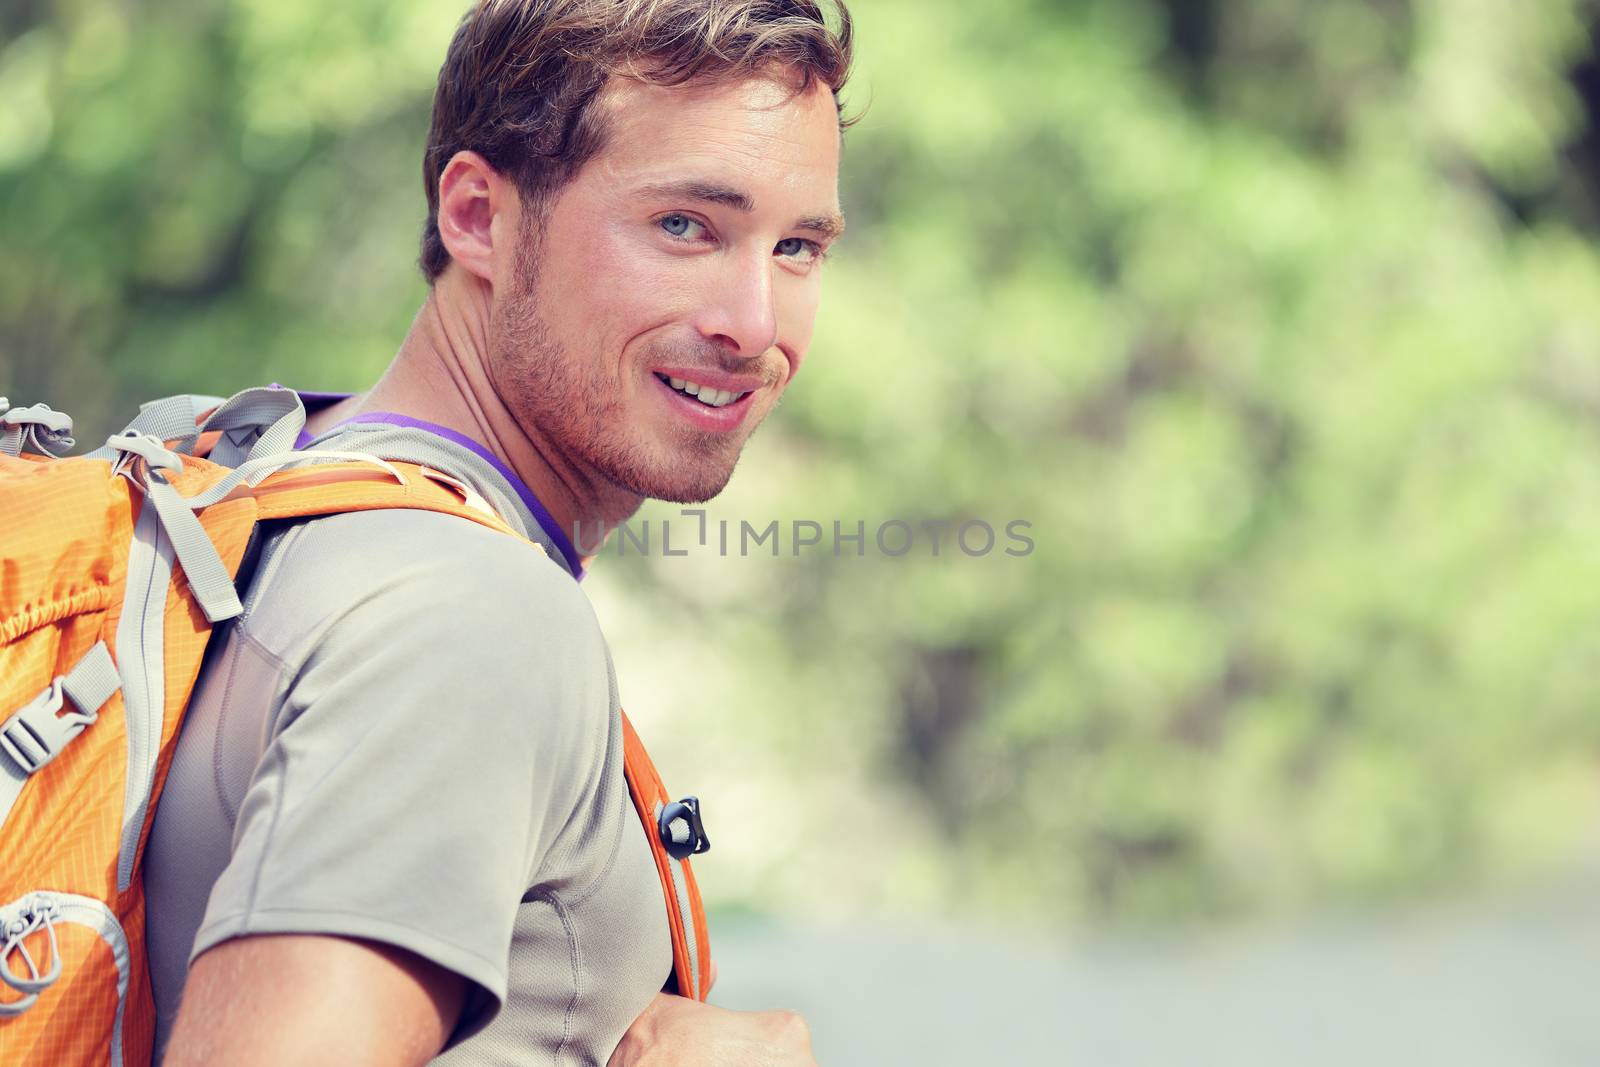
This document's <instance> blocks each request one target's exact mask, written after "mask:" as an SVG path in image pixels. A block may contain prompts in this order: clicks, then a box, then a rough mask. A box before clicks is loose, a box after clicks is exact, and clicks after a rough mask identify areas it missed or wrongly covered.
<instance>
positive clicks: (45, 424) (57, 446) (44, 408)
mask: <svg viewBox="0 0 1600 1067" xmlns="http://www.w3.org/2000/svg"><path fill="white" fill-rule="evenodd" d="M76 443H77V442H76V441H74V440H73V439H72V416H71V415H68V414H67V413H66V412H64V411H56V410H55V409H53V408H51V407H50V406H49V405H47V404H34V405H32V406H30V407H25V408H14V407H11V405H10V402H9V401H8V400H6V398H5V397H3V396H0V454H4V455H7V456H13V457H15V456H20V455H21V454H22V453H24V452H32V453H33V454H34V455H36V456H51V457H60V456H64V455H66V454H67V453H68V452H70V451H72V446H73V445H74V444H76Z"/></svg>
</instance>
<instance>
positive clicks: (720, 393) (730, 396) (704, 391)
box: [667, 378, 744, 408]
mask: <svg viewBox="0 0 1600 1067" xmlns="http://www.w3.org/2000/svg"><path fill="white" fill-rule="evenodd" d="M667 381H668V382H670V383H671V385H672V387H673V388H674V389H679V390H682V391H683V392H685V393H688V394H689V395H690V396H695V397H699V398H700V402H701V403H702V404H710V405H711V406H712V407H714V408H720V407H722V406H723V405H724V404H731V403H733V402H734V401H735V400H738V399H739V398H740V397H741V396H744V394H743V393H738V392H731V391H729V390H727V389H713V388H711V387H710V386H709V385H701V384H700V383H699V382H691V381H689V380H688V379H687V378H668V379H667Z"/></svg>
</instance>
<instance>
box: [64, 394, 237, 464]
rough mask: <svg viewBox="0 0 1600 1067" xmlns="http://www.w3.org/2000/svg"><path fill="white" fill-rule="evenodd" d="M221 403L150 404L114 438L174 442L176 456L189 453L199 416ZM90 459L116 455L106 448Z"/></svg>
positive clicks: (179, 399)
mask: <svg viewBox="0 0 1600 1067" xmlns="http://www.w3.org/2000/svg"><path fill="white" fill-rule="evenodd" d="M220 403H222V398H221V397H217V396H204V395H194V396H188V395H185V396H169V397H165V398H163V399H161V400H152V401H150V402H149V403H148V404H145V405H143V406H142V407H140V408H139V414H137V415H135V416H134V418H133V421H132V422H130V423H128V425H127V426H126V427H124V428H123V430H122V433H121V434H119V435H118V436H124V435H132V436H136V437H137V436H145V435H148V436H150V437H153V438H155V439H156V440H158V441H176V442H177V450H178V451H179V452H183V453H188V452H191V451H193V449H194V442H195V439H196V438H198V437H199V436H200V427H199V426H198V425H197V423H198V421H199V419H200V413H201V412H202V411H205V410H207V409H209V408H213V407H216V406H217V405H218V404H220ZM89 456H90V457H91V458H93V459H112V460H114V459H116V458H117V453H116V451H115V450H113V449H111V448H110V447H109V446H108V447H106V448H97V449H95V450H94V451H93V452H90V453H89Z"/></svg>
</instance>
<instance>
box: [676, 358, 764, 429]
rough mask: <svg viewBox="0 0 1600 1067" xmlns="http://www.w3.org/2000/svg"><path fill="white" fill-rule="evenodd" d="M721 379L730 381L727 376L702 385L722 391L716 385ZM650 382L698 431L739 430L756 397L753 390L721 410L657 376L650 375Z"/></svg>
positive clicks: (718, 377) (721, 376)
mask: <svg viewBox="0 0 1600 1067" xmlns="http://www.w3.org/2000/svg"><path fill="white" fill-rule="evenodd" d="M659 373H662V374H664V373H666V372H665V371H661V372H659ZM719 379H720V380H723V381H726V380H729V379H728V376H727V375H720V376H717V377H714V378H713V380H712V381H708V382H702V383H701V384H702V385H709V386H713V387H714V388H719V389H720V388H722V387H721V386H716V385H714V382H715V381H716V380H719ZM650 380H651V381H653V382H655V383H656V385H657V386H658V387H659V388H660V390H661V395H662V396H663V397H664V398H665V399H666V401H667V403H669V404H671V405H672V406H673V407H674V408H675V409H676V410H677V412H678V414H680V415H682V416H683V417H684V418H686V419H688V420H689V422H690V423H692V424H693V425H694V426H695V427H697V428H698V429H701V430H709V431H711V432H712V433H726V432H727V431H729V430H736V429H738V428H739V426H740V424H742V423H743V422H744V417H745V416H746V415H748V414H749V413H750V408H751V407H752V405H751V403H750V398H751V397H753V396H755V395H756V394H755V391H754V390H751V391H750V392H747V393H745V395H744V396H741V397H740V398H739V399H738V400H735V401H733V402H732V403H731V404H724V405H723V406H722V407H720V408H714V407H711V406H710V405H709V404H702V403H701V402H700V401H698V400H696V399H695V398H694V397H692V396H688V395H686V394H684V393H680V392H678V391H677V390H676V389H674V388H673V387H672V386H671V385H670V384H669V383H667V382H664V381H662V380H661V379H660V378H659V377H657V375H656V374H652V375H650ZM689 380H690V381H694V380H695V379H694V378H690V379H689ZM734 380H737V379H734Z"/></svg>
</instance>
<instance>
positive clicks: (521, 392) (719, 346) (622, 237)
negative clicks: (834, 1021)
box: [146, 0, 850, 1067]
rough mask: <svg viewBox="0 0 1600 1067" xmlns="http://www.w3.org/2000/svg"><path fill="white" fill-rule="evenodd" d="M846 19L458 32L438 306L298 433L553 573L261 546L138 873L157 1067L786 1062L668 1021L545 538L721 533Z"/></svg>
mask: <svg viewBox="0 0 1600 1067" xmlns="http://www.w3.org/2000/svg"><path fill="white" fill-rule="evenodd" d="M836 11H837V14H836V17H835V22H836V24H837V28H835V29H831V30H830V29H829V28H828V26H827V25H826V24H825V22H824V17H823V11H822V10H821V9H820V7H819V6H818V4H816V3H814V2H812V0H486V2H484V3H482V4H480V5H479V6H478V7H477V8H476V9H475V10H474V11H472V12H471V13H470V14H469V15H468V16H467V17H466V19H465V20H464V21H463V23H462V25H461V27H460V29H459V30H458V32H457V34H456V36H455V38H454V40H453V42H452V44H451V46H450V50H449V54H448V57H447V59H446V61H445V64H444V67H443V69H442V70H441V72H440V77H439V86H438V91H437V95H436V97H435V102H434V114H433V128H432V131H431V134H430V138H429V144H428V149H427V152H426V156H425V160H424V179H425V187H426V190H427V196H428V206H429V215H428V223H427V227H426V230H425V234H424V239H423V250H422V258H421V265H422V268H423V271H424V273H425V274H426V276H427V277H428V280H429V281H430V283H431V286H432V288H431V291H430V294H429V296H428V297H427V299H426V301H425V302H424V304H423V306H422V309H421V310H420V312H419V313H418V315H417V317H416V320H415V322H414V324H413V326H412V328H411V330H410V332H409V334H408V335H407V337H406V338H405V340H404V342H403V343H402V344H401V346H400V350H399V353H398V355H397V356H396V358H395V360H394V362H393V364H392V365H391V366H390V368H389V369H388V371H387V372H386V373H385V374H384V376H383V377H382V379H381V380H380V381H379V382H378V383H377V384H376V385H374V386H373V387H372V388H371V389H370V390H368V391H367V392H366V393H363V394H359V395H356V396H353V397H349V398H345V399H342V400H337V401H335V402H333V403H331V404H329V403H322V402H321V401H319V399H318V398H315V397H308V402H310V403H312V404H313V405H315V404H318V403H322V406H320V407H317V408H315V410H314V412H313V415H312V419H311V422H310V424H309V426H308V430H309V432H310V434H311V435H312V436H313V437H315V438H316V440H315V441H314V442H313V443H312V447H321V446H327V447H336V448H346V449H352V448H353V449H358V450H362V451H368V452H372V453H376V454H383V455H387V456H391V457H394V458H405V459H410V460H415V461H418V462H424V463H427V464H428V465H429V466H432V467H435V468H437V469H440V470H442V471H445V472H448V473H450V474H452V475H453V476H455V477H456V478H458V479H460V480H461V481H463V482H465V483H466V484H467V485H468V486H470V487H471V488H472V489H473V490H475V491H476V492H477V493H479V494H480V495H481V496H483V497H484V498H485V499H486V500H487V501H488V502H489V503H490V504H491V505H493V506H494V507H495V510H496V511H498V512H499V513H500V514H501V515H502V517H504V518H505V519H506V520H507V521H508V522H510V523H511V524H512V525H513V526H515V527H517V528H518V529H519V530H521V531H522V532H524V533H525V534H526V535H527V536H528V537H529V538H530V539H532V540H535V541H537V542H538V543H540V544H541V545H543V546H544V547H545V549H546V553H545V554H540V553H538V552H535V551H532V550H530V549H529V548H528V547H527V546H526V545H523V544H520V543H518V542H516V541H514V540H512V539H510V538H506V537H504V536H503V535H498V534H495V533H493V532H492V531H490V530H487V529H484V528H480V527H479V526H477V524H474V523H469V522H465V521H461V520H458V519H453V518H450V517H448V516H441V515H435V514H429V513H422V512H408V511H394V512H368V513H357V514H348V515H338V516H333V517H329V518H324V519H319V520H317V521H315V522H305V523H298V524H290V525H288V526H286V527H282V528H278V529H276V530H274V531H273V532H272V533H271V534H270V536H268V537H266V538H264V539H263V541H262V543H261V545H260V548H259V554H258V557H257V558H256V560H255V561H254V562H253V564H251V566H252V567H253V570H252V572H251V573H252V574H253V578H252V579H251V580H250V583H249V586H248V590H247V591H246V593H245V596H244V603H245V613H244V615H242V616H241V617H240V618H239V619H238V620H237V621H236V622H235V623H234V624H232V625H231V627H230V628H229V629H228V630H226V631H225V632H223V633H220V634H219V635H218V636H217V637H216V638H215V639H214V642H213V646H212V649H211V653H210V654H209V656H208V659H207V662H206V665H205V666H204V668H203V669H202V674H201V677H200V680H199V683H198V685H197V686H196V690H195V696H194V699H193V701H192V702H191V706H190V711H189V716H188V719H187V720H186V722H185V726H184V732H183V735H182V737H181V738H180V741H179V745H178V748H177V752H176V755H175V757H174V761H173V767H172V772H171V775H170V777H169V778H168V780H167V784H166V788H165V792H164V794H163V796H162V799H161V802H160V807H159V809H158V811H157V815H156V819H155V823H154V827H153V830H152V833H151V838H150V843H149V849H148V851H147V853H146V889H147V893H148V910H149V947H150V957H151V970H152V979H153V982H154V984H155V995H156V1002H157V1009H158V1014H159V1017H160V1018H159V1021H158V1031H157V1048H158V1050H160V1049H162V1048H163V1047H164V1056H165V1059H164V1062H165V1063H166V1064H167V1065H168V1067H179V1065H190V1064H256V1063H262V1064H267V1063H271V1064H285V1063H293V1064H315V1063H329V1064H332V1063H337V1064H356V1063H362V1064H365V1063H373V1064H380V1063H381V1064H415V1063H423V1062H427V1061H430V1060H433V1059H434V1057H436V1056H437V1057H438V1058H437V1060H436V1061H435V1062H439V1063H449V1064H487V1063H518V1064H554V1063H558V1062H561V1063H566V1062H575V1063H604V1062H606V1061H607V1060H608V1059H609V1060H610V1061H611V1062H612V1063H613V1064H616V1065H618V1067H624V1065H638V1067H646V1065H651V1064H656V1065H661V1067H669V1065H672V1064H696V1065H716V1064H726V1065H729V1067H740V1065H749V1064H756V1063H761V1064H774V1065H795V1067H798V1065H807V1064H811V1063H812V1062H813V1061H812V1059H811V1055H810V1051H809V1041H808V1038H807V1036H806V1033H805V1027H804V1024H803V1023H801V1022H800V1021H799V1020H798V1019H797V1018H796V1017H794V1016H793V1015H791V1014H789V1013H783V1012H773V1013H751V1014H744V1013H735V1012H729V1011H724V1010H722V1009H718V1008H714V1007H710V1006H707V1005H703V1004H698V1003H695V1002H692V1001H689V1000H686V999H683V998H677V997H669V996H662V995H659V994H658V991H659V990H661V989H662V987H663V983H664V982H665V981H666V980H667V978H668V975H669V972H670V967H671V963H670V944H669V940H668V934H667V920H666V915H665V909H664V907H663V903H662V899H661V890H660V886H659V883H658V881H657V876H656V874H655V872H654V870H653V868H652V866H651V858H650V853H649V851H648V844H647V842H646V840H645V838H644V835H643V830H642V827H641V825H640V823H639V821H638V819H637V816H636V815H635V814H634V813H633V811H632V808H631V806H630V802H629V800H628V797H627V794H626V789H625V786H624V784H623V775H622V769H621V740H620V737H621V732H620V731H621V728H620V720H619V716H618V711H617V709H618V706H619V705H618V697H617V687H616V682H615V678H614V677H613V675H612V672H611V665H610V657H609V653H608V652H607V650H606V647H605V643H604V640H603V638H602V637H601V635H600V632H599V628H598V626H597V624H596V621H595V618H594V615H593V612H592V611H591V609H590V607H589V605H588V602H587V600H586V599H585V598H584V597H583V595H582V593H581V591H580V590H579V589H578V587H577V585H576V584H575V582H574V579H575V578H578V577H581V574H582V567H583V564H584V562H585V561H584V560H582V559H580V558H579V557H578V555H577V553H576V552H575V550H574V549H573V546H572V541H571V538H569V537H568V536H567V533H568V532H570V531H573V530H575V529H579V528H581V529H582V530H583V531H584V538H583V540H584V541H585V542H586V543H592V542H593V540H594V536H593V531H595V530H596V529H597V528H604V529H611V528H614V527H615V525H616V524H618V523H620V522H621V521H622V520H624V519H625V518H627V517H628V516H629V515H630V514H632V513H633V511H634V510H635V509H636V508H637V507H638V506H639V505H640V503H641V502H642V500H643V499H644V498H645V497H658V498H661V499H666V500H672V501H684V502H689V501H703V500H706V499H708V498H710V497H712V496H714V495H715V494H716V493H717V492H719V491H720V490H721V489H722V487H723V486H724V485H725V484H726V483H727V481H728V479H729V477H730V476H731V474H732V471H733V468H734V464H735V462H736V460H737V458H738V456H739V452H740V449H741V448H742V446H743V444H744V442H745V440H746V439H747V438H748V437H749V435H750V434H751V432H752V431H753V430H754V429H755V427H756V426H757V425H758V424H759V423H760V422H761V420H762V419H763V418H765V417H766V415H767V414H768V413H769V412H770V411H771V410H772V409H773V407H774V406H775V405H776V404H777V402H778V399H779V397H780V396H781V394H782V393H783V391H784V389H785V388H786V387H787V386H788V384H789V382H790V380H791V379H792V378H793V377H794V375H795V373H796V372H797V371H798V370H799V368H800V364H801V362H802V360H803V359H804V357H805V353H806V349H807V347H808V345H809V343H810V340H811V332H812V324H813V320H814V317H815V314H816V310H817V305H818V299H819V286H820V281H821V278H820V268H821V260H822V258H823V254H824V253H825V251H826V249H827V246H828V245H829V243H830V242H831V241H833V240H834V239H835V238H836V237H837V236H838V234H839V232H840V231H841V229H842V227H843V223H842V220H841V218H840V213H839V207H838V197H837V170H838V160H839V150H840V129H841V125H842V124H841V121H840V115H839V109H838V102H837V92H838V89H839V87H840V86H841V85H842V84H843V82H844V79H845V75H846V73H847V70H848V67H849V62H850V23H849V17H848V14H847V13H846V12H845V11H844V9H843V7H842V5H840V6H838V7H837V9H836ZM708 651H710V650H708ZM441 1050H443V1052H442V1055H441ZM159 1055H161V1053H160V1052H159V1051H158V1056H159Z"/></svg>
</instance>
